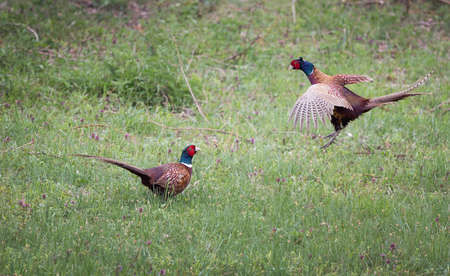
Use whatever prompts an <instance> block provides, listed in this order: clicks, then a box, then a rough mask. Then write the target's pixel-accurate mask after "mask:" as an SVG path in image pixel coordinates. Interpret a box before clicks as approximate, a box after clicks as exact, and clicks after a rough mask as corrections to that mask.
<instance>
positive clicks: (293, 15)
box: [292, 0, 296, 24]
mask: <svg viewBox="0 0 450 276" xmlns="http://www.w3.org/2000/svg"><path fill="white" fill-rule="evenodd" d="M295 2H296V0H292V19H293V20H294V24H295Z"/></svg>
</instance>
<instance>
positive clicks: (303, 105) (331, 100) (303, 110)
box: [288, 84, 353, 131]
mask: <svg viewBox="0 0 450 276" xmlns="http://www.w3.org/2000/svg"><path fill="white" fill-rule="evenodd" d="M339 89H340V88H339V87H337V86H331V85H327V84H314V85H312V86H310V87H309V88H308V90H306V92H305V93H304V94H303V95H302V96H301V97H300V98H299V99H298V100H297V102H296V103H295V105H294V107H293V108H292V111H291V114H290V116H289V120H288V122H289V121H290V120H291V119H292V118H294V128H295V127H296V126H297V124H298V125H299V128H300V131H301V130H302V129H303V126H304V125H305V126H306V130H307V131H309V127H310V119H312V121H313V124H314V127H315V128H316V129H317V127H318V119H320V121H321V122H322V123H323V124H324V125H325V118H327V119H328V120H331V115H332V114H333V109H334V107H335V106H342V107H345V108H347V109H350V110H353V107H352V106H351V104H350V103H349V102H348V101H347V100H346V99H345V97H344V96H342V94H341V93H340V90H339Z"/></svg>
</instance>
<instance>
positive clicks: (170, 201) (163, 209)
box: [163, 199, 172, 211]
mask: <svg viewBox="0 0 450 276" xmlns="http://www.w3.org/2000/svg"><path fill="white" fill-rule="evenodd" d="M171 202H172V199H171V200H170V201H169V203H167V205H166V207H164V209H163V211H164V210H166V208H167V207H169V205H170V203H171Z"/></svg>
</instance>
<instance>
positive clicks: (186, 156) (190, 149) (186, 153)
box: [180, 145, 200, 166]
mask: <svg viewBox="0 0 450 276" xmlns="http://www.w3.org/2000/svg"><path fill="white" fill-rule="evenodd" d="M199 150H200V149H199V148H196V147H195V146H194V145H190V146H187V147H186V148H185V149H184V150H183V152H181V158H180V163H183V164H185V165H191V166H192V157H194V155H195V154H196V153H197V151H199Z"/></svg>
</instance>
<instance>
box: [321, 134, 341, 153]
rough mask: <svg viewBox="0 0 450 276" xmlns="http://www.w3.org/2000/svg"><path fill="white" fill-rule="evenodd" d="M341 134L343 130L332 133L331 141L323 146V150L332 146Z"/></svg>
mask: <svg viewBox="0 0 450 276" xmlns="http://www.w3.org/2000/svg"><path fill="white" fill-rule="evenodd" d="M339 132H341V130H336V131H335V132H333V133H331V134H330V135H331V139H330V141H328V143H326V144H325V145H323V146H322V147H321V149H325V148H327V147H328V146H330V145H331V144H333V142H334V139H336V137H337V136H338V135H339ZM330 135H328V136H330Z"/></svg>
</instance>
